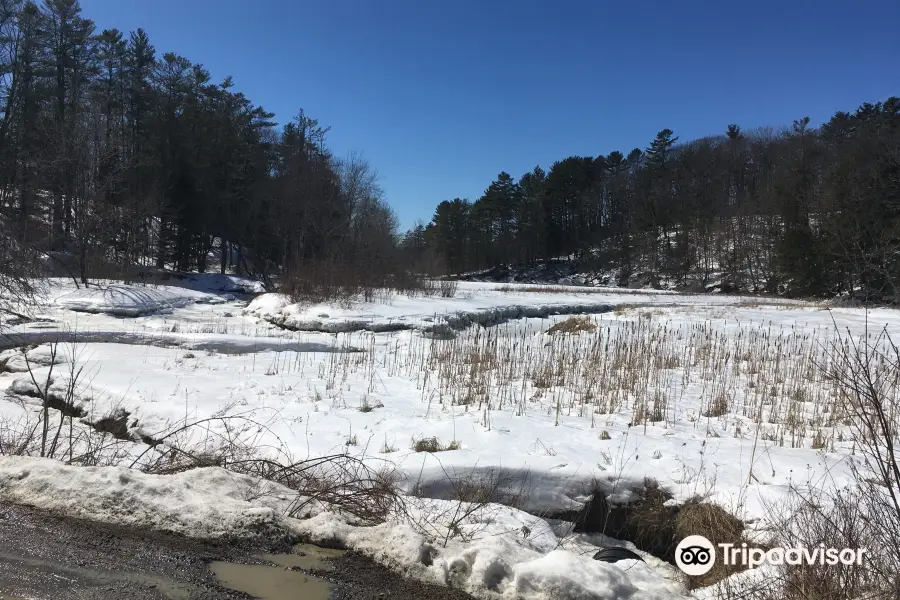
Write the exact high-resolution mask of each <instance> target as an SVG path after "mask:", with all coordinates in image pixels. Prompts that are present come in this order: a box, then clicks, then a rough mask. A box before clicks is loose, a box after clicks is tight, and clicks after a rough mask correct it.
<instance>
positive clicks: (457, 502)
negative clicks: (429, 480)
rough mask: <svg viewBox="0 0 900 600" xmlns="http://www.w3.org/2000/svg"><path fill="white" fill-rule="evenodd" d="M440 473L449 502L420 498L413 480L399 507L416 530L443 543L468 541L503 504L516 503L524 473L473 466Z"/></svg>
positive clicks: (444, 544)
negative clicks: (410, 492) (482, 468)
mask: <svg viewBox="0 0 900 600" xmlns="http://www.w3.org/2000/svg"><path fill="white" fill-rule="evenodd" d="M441 469H442V470H443V472H444V481H443V482H442V486H445V485H448V484H449V486H450V494H451V497H450V499H449V500H450V501H447V500H434V499H431V498H427V497H424V495H423V493H422V486H421V483H420V482H417V483H416V485H415V486H414V488H413V494H412V496H410V497H409V498H407V499H406V501H405V504H404V506H403V510H404V511H405V514H404V517H405V519H406V520H407V521H408V522H409V523H410V524H411V525H412V526H413V527H414V528H415V529H416V530H417V531H419V532H420V533H422V534H423V535H425V536H426V537H428V538H429V539H431V540H433V541H436V542H438V543H440V544H441V545H442V546H445V547H446V545H447V544H448V543H449V542H450V540H453V539H459V540H461V541H463V542H471V541H473V540H475V539H478V537H479V536H480V535H481V534H482V533H483V532H484V531H485V529H486V528H487V526H488V525H489V524H490V523H491V522H493V520H494V519H493V517H494V515H496V514H497V513H498V511H500V510H502V507H503V506H512V507H516V506H519V505H520V503H521V499H522V497H523V494H524V493H525V486H526V483H527V481H528V474H527V472H524V471H504V470H502V469H499V470H493V469H492V470H488V471H478V470H477V469H473V470H472V471H471V472H469V473H465V474H463V475H457V474H456V473H449V472H447V470H446V469H445V468H444V466H443V465H441Z"/></svg>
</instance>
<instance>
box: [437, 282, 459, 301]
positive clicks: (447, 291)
mask: <svg viewBox="0 0 900 600" xmlns="http://www.w3.org/2000/svg"><path fill="white" fill-rule="evenodd" d="M458 287H459V282H458V281H456V280H455V279H441V282H440V289H441V298H455V297H456V290H457V288H458Z"/></svg>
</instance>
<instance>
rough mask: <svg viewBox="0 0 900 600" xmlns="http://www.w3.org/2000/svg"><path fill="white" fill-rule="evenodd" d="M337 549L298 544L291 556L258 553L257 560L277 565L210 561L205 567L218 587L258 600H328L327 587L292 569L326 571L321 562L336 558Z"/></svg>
mask: <svg viewBox="0 0 900 600" xmlns="http://www.w3.org/2000/svg"><path fill="white" fill-rule="evenodd" d="M341 554H343V552H342V551H340V550H328V549H325V548H319V547H317V546H311V545H308V544H301V545H299V546H295V547H294V551H293V552H292V553H291V554H260V555H258V556H257V558H259V559H261V560H265V561H267V562H270V563H273V564H275V565H278V566H275V567H273V566H267V565H241V564H235V563H228V562H213V563H210V565H209V568H210V570H211V571H212V572H213V574H214V575H215V576H216V579H217V580H218V581H219V584H220V585H222V586H223V587H227V588H229V589H232V590H235V591H238V592H244V593H245V594H250V595H251V596H253V597H255V598H259V600H328V598H329V596H330V595H331V584H330V583H329V582H328V581H325V580H324V579H320V578H318V577H314V576H312V575H310V574H308V573H304V572H303V571H297V570H294V569H305V570H312V569H318V570H321V571H327V570H328V569H330V568H331V567H330V565H329V564H328V563H326V562H324V559H326V558H331V557H336V556H340V555H341Z"/></svg>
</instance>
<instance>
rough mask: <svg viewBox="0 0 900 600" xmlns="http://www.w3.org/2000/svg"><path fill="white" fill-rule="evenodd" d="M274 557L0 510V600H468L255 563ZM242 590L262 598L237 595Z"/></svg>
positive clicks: (344, 560)
mask: <svg viewBox="0 0 900 600" xmlns="http://www.w3.org/2000/svg"><path fill="white" fill-rule="evenodd" d="M275 552H288V553H290V552H291V548H290V547H289V546H286V545H285V544H284V543H281V544H274V545H273V546H272V547H258V546H257V547H250V546H247V545H246V544H243V545H241V544H226V543H210V542H198V541H195V540H189V539H186V538H182V537H179V536H174V535H166V534H160V533H154V532H148V531H140V530H138V531H135V530H123V529H121V528H118V527H111V526H106V525H101V524H96V523H90V522H85V521H78V520H71V519H62V518H59V517H56V516H53V515H49V514H47V513H44V512H41V511H38V510H34V509H30V508H26V507H20V506H10V505H5V504H0V600H76V599H77V600H88V599H89V600H122V599H125V598H127V599H129V600H213V599H216V600H218V599H222V600H232V599H234V600H248V599H250V598H254V597H257V598H265V599H266V600H270V599H271V600H282V599H284V600H320V599H323V600H324V599H325V598H328V599H329V600H376V599H378V600H381V599H384V598H390V599H392V600H427V599H431V598H433V599H435V600H470V596H468V595H466V594H463V593H461V592H459V591H456V590H452V589H449V588H444V587H433V586H427V585H424V584H421V583H418V582H410V581H406V580H404V579H403V578H401V577H399V576H397V575H395V574H394V573H392V572H390V571H388V570H386V569H384V568H383V567H380V566H378V565H376V564H375V563H373V562H372V561H370V560H368V559H366V558H364V557H361V556H358V555H354V554H343V555H341V556H331V555H332V554H334V553H328V554H327V557H323V558H322V559H321V560H319V559H318V558H315V557H312V562H310V561H309V557H307V558H302V557H298V556H297V555H296V554H288V555H286V556H287V557H291V558H294V559H297V561H298V562H296V564H294V563H291V566H289V567H286V566H285V563H284V562H283V561H282V560H278V559H277V558H276V562H278V563H279V565H280V566H276V565H275V564H274V562H273V561H272V560H266V559H265V558H264V557H261V555H262V553H275ZM323 556H325V555H323ZM281 558H284V557H281ZM211 564H213V565H214V566H218V567H222V566H224V567H225V569H224V571H225V572H227V573H226V574H228V575H229V576H231V577H232V578H233V581H232V580H231V579H229V580H228V584H229V585H233V586H234V587H238V588H240V589H245V590H248V591H251V593H253V594H254V595H252V596H251V595H249V594H248V593H244V592H242V591H237V590H236V589H227V588H226V587H223V585H221V584H220V580H217V578H216V576H215V575H213V573H212V572H211V569H210V565H211ZM255 569H263V570H262V571H257V570H255ZM217 572H220V569H217ZM223 581H224V579H223ZM245 581H246V582H249V583H250V584H252V585H257V584H259V583H260V582H262V583H264V584H266V589H265V590H263V591H262V592H259V591H255V590H256V588H254V587H252V586H251V587H250V588H248V587H241V585H242V583H244V582H245ZM262 594H266V595H265V596H263V595H262Z"/></svg>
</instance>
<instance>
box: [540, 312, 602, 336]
mask: <svg viewBox="0 0 900 600" xmlns="http://www.w3.org/2000/svg"><path fill="white" fill-rule="evenodd" d="M596 330H597V324H596V323H595V322H594V321H593V319H591V318H590V317H586V316H579V317H569V318H568V319H566V320H565V321H560V322H559V323H556V324H554V325H553V326H552V327H550V329H548V330H547V333H583V332H591V331H596Z"/></svg>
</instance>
